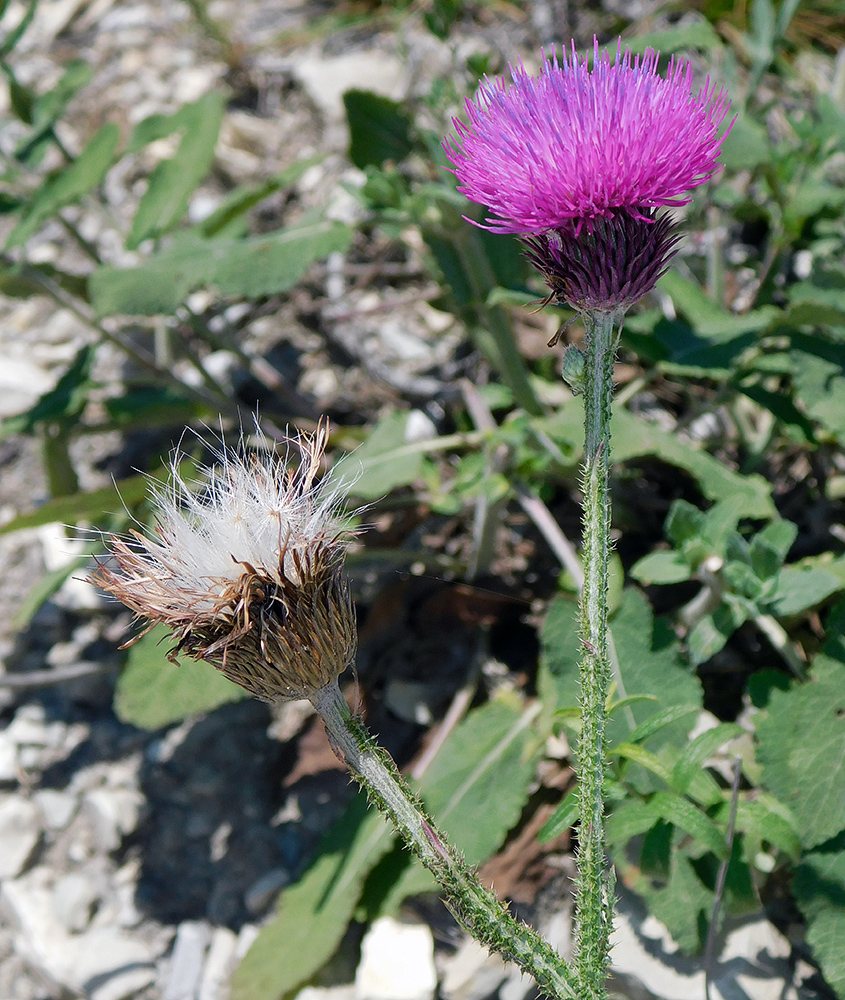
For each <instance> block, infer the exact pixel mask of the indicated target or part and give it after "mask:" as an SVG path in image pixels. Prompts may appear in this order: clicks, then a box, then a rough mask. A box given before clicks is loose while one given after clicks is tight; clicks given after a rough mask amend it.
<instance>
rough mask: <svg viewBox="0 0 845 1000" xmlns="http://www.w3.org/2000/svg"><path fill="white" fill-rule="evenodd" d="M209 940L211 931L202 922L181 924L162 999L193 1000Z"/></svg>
mask: <svg viewBox="0 0 845 1000" xmlns="http://www.w3.org/2000/svg"><path fill="white" fill-rule="evenodd" d="M210 938H211V928H210V927H209V925H208V924H207V923H205V922H204V921H202V920H186V921H184V923H181V924H180V925H179V930H178V931H177V932H176V941H175V942H174V944H173V954H172V955H171V957H170V973H169V975H168V977H167V982H166V983H165V986H164V991H163V993H162V1000H194V997H195V996H196V994H197V991H198V990H199V985H200V979H201V977H202V968H203V962H204V960H205V952H206V948H208V942H209V940H210Z"/></svg>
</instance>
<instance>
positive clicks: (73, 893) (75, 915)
mask: <svg viewBox="0 0 845 1000" xmlns="http://www.w3.org/2000/svg"><path fill="white" fill-rule="evenodd" d="M98 898H99V893H98V892H97V890H96V889H95V888H94V886H93V884H92V883H91V881H90V880H89V879H87V878H86V877H85V876H84V875H83V874H82V873H81V872H70V873H69V874H67V875H65V876H63V877H62V878H60V879H59V881H58V882H57V883H56V885H55V888H54V889H53V910H54V912H55V914H56V917H57V918H58V920H59V923H60V924H61V925H62V926H63V927H64V929H65V930H66V931H68V932H69V933H71V934H79V933H81V932H82V931H84V930H85V929H86V927H87V926H88V925H89V923H90V922H91V914H92V913H93V912H94V907H95V906H96V904H97V900H98Z"/></svg>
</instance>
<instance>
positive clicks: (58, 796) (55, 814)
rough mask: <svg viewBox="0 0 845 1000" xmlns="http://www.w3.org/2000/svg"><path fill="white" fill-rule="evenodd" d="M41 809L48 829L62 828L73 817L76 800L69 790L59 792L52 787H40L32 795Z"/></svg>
mask: <svg viewBox="0 0 845 1000" xmlns="http://www.w3.org/2000/svg"><path fill="white" fill-rule="evenodd" d="M32 798H33V800H34V802H35V804H36V805H37V806H38V808H39V809H40V810H41V815H42V816H43V817H44V823H45V825H46V827H47V829H48V830H64V829H65V827H66V826H67V825H68V823H70V821H71V820H72V819H73V814H74V813H75V812H76V807H77V800H76V796H75V795H71V794H70V793H69V792H59V791H56V789H54V788H42V789H40V790H39V791H37V792H35V794H34V795H33V796H32Z"/></svg>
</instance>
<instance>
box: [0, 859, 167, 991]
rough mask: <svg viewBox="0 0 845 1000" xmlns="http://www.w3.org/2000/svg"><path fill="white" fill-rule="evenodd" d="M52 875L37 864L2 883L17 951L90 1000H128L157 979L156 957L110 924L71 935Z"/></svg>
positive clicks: (1, 894) (0, 897)
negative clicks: (61, 916) (57, 904)
mask: <svg viewBox="0 0 845 1000" xmlns="http://www.w3.org/2000/svg"><path fill="white" fill-rule="evenodd" d="M53 877H54V876H53V873H52V872H51V871H50V870H49V869H48V868H46V867H45V866H43V865H41V866H36V867H35V868H32V869H31V870H30V871H28V872H27V873H26V874H25V875H22V876H20V877H19V878H17V879H9V880H7V881H5V882H3V883H2V886H0V902H2V904H3V907H4V909H5V911H6V913H7V914H8V915H9V916H10V917H11V919H12V922H13V925H14V927H15V931H16V933H15V950H16V953H17V954H19V955H20V956H21V957H22V958H23V959H24V960H25V961H27V962H28V963H29V964H30V965H32V966H33V967H34V968H36V969H38V970H39V971H40V973H41V974H42V975H44V976H47V977H48V978H49V979H51V980H53V981H54V982H56V983H58V984H61V985H62V986H64V987H66V988H67V989H69V990H71V991H74V992H77V993H81V994H83V995H84V996H85V997H86V998H87V1000H125V998H127V997H130V996H132V995H133V994H135V993H137V992H139V991H140V990H143V989H146V987H147V986H149V985H150V984H151V983H152V982H153V981H154V979H155V960H156V957H157V956H156V955H155V954H154V953H153V951H152V949H151V948H150V947H149V946H148V945H147V944H145V943H144V942H143V941H140V940H138V939H137V938H130V937H128V936H127V935H126V934H124V933H123V932H122V931H120V930H119V929H117V928H115V927H112V926H103V927H91V928H89V929H88V930H87V931H86V932H85V933H84V934H69V933H68V932H67V931H66V930H65V928H64V927H63V926H62V924H61V923H60V922H59V920H58V919H57V917H56V914H55V908H54V897H53V884H52V880H53Z"/></svg>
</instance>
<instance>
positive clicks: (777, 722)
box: [757, 655, 845, 847]
mask: <svg viewBox="0 0 845 1000" xmlns="http://www.w3.org/2000/svg"><path fill="white" fill-rule="evenodd" d="M757 740H758V760H759V761H760V763H761V764H762V767H763V783H764V785H765V787H766V788H768V789H769V790H770V791H771V792H772V793H773V794H774V795H776V796H777V797H778V798H779V799H781V801H782V802H784V803H785V804H786V805H787V806H788V807H789V808H790V809H791V811H792V812H793V813H794V815H795V818H796V820H797V822H798V830H799V835H800V837H801V843H802V844H803V845H804V846H805V847H816V846H817V845H819V844H821V843H823V842H824V841H825V840H828V839H829V838H830V837H833V836H835V835H836V834H838V833H839V832H840V831H841V830H842V829H845V766H843V759H845V758H843V754H845V664H842V663H839V662H837V661H836V660H833V659H831V658H830V657H828V656H825V655H821V656H819V657H817V658H816V660H815V662H814V663H813V667H812V670H811V672H810V679H809V680H808V681H806V682H804V683H800V684H799V683H795V684H793V685H792V686H791V687H790V688H789V690H788V691H776V690H775V691H772V692H771V694H770V697H769V702H768V709H767V711H766V713H765V714H764V715H763V716H762V718H761V720H760V722H759V724H758V726H757Z"/></svg>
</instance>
